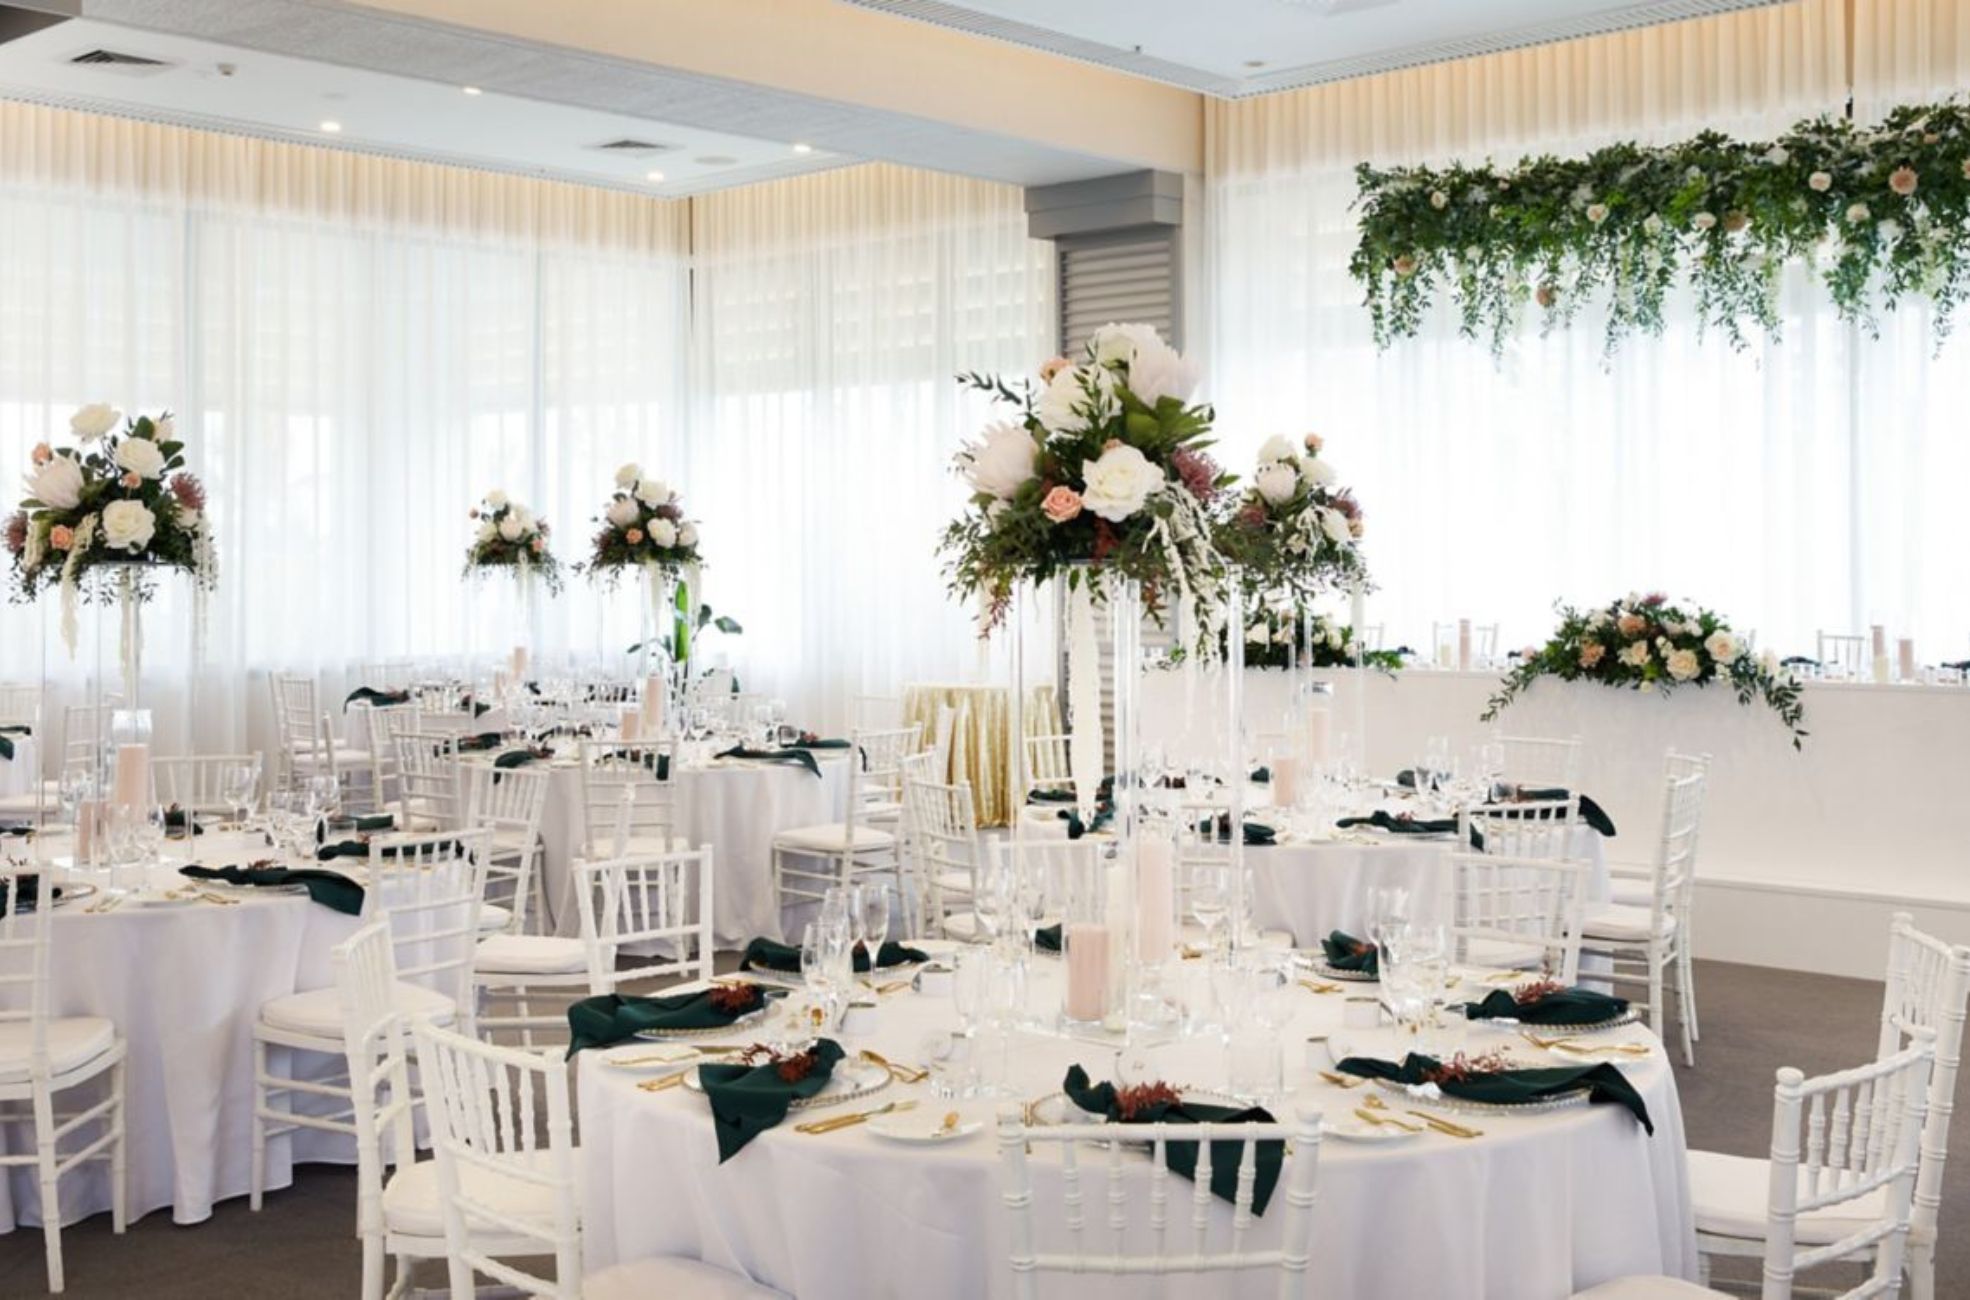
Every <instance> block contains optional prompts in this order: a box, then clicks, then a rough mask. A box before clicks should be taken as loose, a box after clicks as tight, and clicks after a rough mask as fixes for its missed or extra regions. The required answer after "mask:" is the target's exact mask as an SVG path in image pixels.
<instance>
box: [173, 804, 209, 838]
mask: <svg viewBox="0 0 1970 1300" xmlns="http://www.w3.org/2000/svg"><path fill="white" fill-rule="evenodd" d="M187 827H189V828H190V830H191V833H192V834H193V835H203V834H205V828H204V827H203V826H200V825H199V824H198V819H197V818H195V817H193V816H192V814H191V813H190V812H188V811H186V810H185V809H183V808H175V807H174V808H166V809H165V810H164V830H165V833H166V834H169V833H170V832H172V831H182V830H185V829H186V828H187ZM171 838H172V839H179V838H182V837H180V836H176V835H173V836H171Z"/></svg>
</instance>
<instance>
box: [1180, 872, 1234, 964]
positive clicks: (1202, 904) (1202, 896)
mask: <svg viewBox="0 0 1970 1300" xmlns="http://www.w3.org/2000/svg"><path fill="white" fill-rule="evenodd" d="M1232 893H1233V890H1232V880H1231V864H1230V863H1228V862H1201V863H1198V864H1196V865H1194V866H1193V867H1191V869H1190V914H1191V915H1192V916H1194V917H1196V918H1197V923H1198V924H1199V925H1201V926H1203V927H1204V935H1205V944H1206V946H1208V947H1209V949H1210V950H1211V952H1212V953H1213V954H1215V953H1217V952H1219V951H1221V950H1222V948H1223V946H1224V945H1223V941H1222V939H1221V938H1220V934H1221V932H1222V931H1223V930H1224V925H1225V920H1226V919H1227V918H1228V917H1229V916H1230V915H1231V895H1232Z"/></svg>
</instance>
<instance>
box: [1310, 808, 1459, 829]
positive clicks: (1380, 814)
mask: <svg viewBox="0 0 1970 1300" xmlns="http://www.w3.org/2000/svg"><path fill="white" fill-rule="evenodd" d="M1334 825H1336V826H1339V827H1342V828H1343V829H1345V828H1346V827H1349V826H1376V827H1380V828H1381V829H1382V830H1385V831H1390V832H1392V833H1394V834H1396V835H1443V834H1455V833H1456V830H1457V819H1456V818H1455V817H1439V818H1433V819H1432V818H1424V817H1410V816H1407V815H1404V814H1398V813H1392V812H1390V811H1389V810H1388V809H1386V808H1377V809H1376V810H1375V811H1374V812H1373V813H1371V814H1369V815H1368V816H1366V817H1343V818H1341V819H1340V820H1339V821H1337V822H1335V823H1334Z"/></svg>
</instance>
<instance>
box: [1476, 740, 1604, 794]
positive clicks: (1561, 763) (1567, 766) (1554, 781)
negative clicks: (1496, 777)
mask: <svg viewBox="0 0 1970 1300" xmlns="http://www.w3.org/2000/svg"><path fill="white" fill-rule="evenodd" d="M1497 739H1498V744H1499V745H1500V746H1502V747H1503V749H1504V751H1505V770H1504V772H1503V773H1502V774H1501V777H1502V779H1503V780H1504V781H1506V782H1508V783H1509V784H1512V785H1529V786H1536V787H1540V788H1544V789H1552V788H1555V787H1557V788H1558V789H1561V790H1566V791H1568V792H1570V793H1573V794H1578V793H1579V792H1580V755H1581V750H1582V749H1583V748H1584V746H1583V745H1582V744H1581V740H1580V737H1578V736H1567V737H1565V738H1558V737H1551V736H1499V737H1498V738H1497Z"/></svg>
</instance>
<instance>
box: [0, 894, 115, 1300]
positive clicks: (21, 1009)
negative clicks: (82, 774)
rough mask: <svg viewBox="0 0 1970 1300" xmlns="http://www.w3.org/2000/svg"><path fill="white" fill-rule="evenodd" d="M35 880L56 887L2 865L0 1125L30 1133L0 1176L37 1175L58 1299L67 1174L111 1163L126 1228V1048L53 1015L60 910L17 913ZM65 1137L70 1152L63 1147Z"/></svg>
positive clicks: (95, 1028)
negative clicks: (98, 1090)
mask: <svg viewBox="0 0 1970 1300" xmlns="http://www.w3.org/2000/svg"><path fill="white" fill-rule="evenodd" d="M29 878H34V879H35V887H36V888H37V890H40V891H47V890H49V889H50V887H51V886H50V876H49V875H48V873H45V872H37V871H33V870H25V871H24V870H22V869H21V867H20V865H19V864H15V863H11V862H10V863H8V864H7V865H4V866H0V1120H4V1121H5V1123H6V1125H7V1126H8V1127H9V1128H12V1129H13V1130H14V1131H15V1132H16V1133H19V1132H20V1131H21V1130H20V1128H19V1127H18V1126H19V1125H22V1124H25V1125H26V1126H27V1131H28V1132H29V1133H30V1134H31V1135H32V1136H31V1140H29V1141H28V1142H26V1143H23V1144H21V1145H24V1146H26V1147H27V1148H28V1149H25V1150H23V1149H21V1145H15V1144H14V1142H13V1141H12V1140H10V1141H9V1143H8V1144H6V1145H5V1146H0V1176H5V1175H6V1174H7V1172H8V1171H10V1170H13V1169H32V1170H33V1171H34V1174H35V1180H36V1182H37V1184H38V1185H39V1190H40V1193H41V1239H42V1244H43V1247H44V1250H45V1253H46V1256H47V1269H48V1290H50V1291H52V1292H59V1291H60V1290H61V1289H62V1285H63V1281H62V1213H61V1194H60V1184H61V1178H62V1175H64V1174H67V1173H71V1172H73V1171H74V1170H76V1169H78V1168H81V1167H82V1166H83V1165H85V1164H88V1163H93V1162H97V1161H108V1163H109V1167H110V1171H109V1176H110V1223H111V1226H112V1228H113V1230H114V1231H116V1232H118V1233H121V1232H122V1231H123V1229H124V1224H125V1215H126V1212H127V1210H126V1199H125V1198H126V1187H125V1178H124V1136H125V1134H124V1122H125V1112H124V1106H123V1097H124V1064H123V1062H124V1042H123V1039H122V1038H121V1037H120V1036H118V1034H117V1032H116V1025H115V1024H114V1023H113V1022H111V1021H109V1020H105V1019H103V1018H101V1017H99V1016H57V1015H55V1014H54V981H53V977H52V975H51V965H52V961H51V955H50V930H51V929H52V926H51V925H50V917H51V915H52V913H53V912H54V908H53V907H52V906H51V905H50V900H49V899H47V898H46V897H42V898H40V899H38V900H37V904H38V905H37V906H34V907H29V908H26V909H23V908H22V907H21V891H22V887H23V882H24V881H25V880H26V879H29ZM104 1074H107V1075H108V1076H109V1082H108V1088H107V1090H106V1092H105V1093H104V1095H102V1096H101V1097H100V1098H99V1099H96V1100H92V1101H90V1102H88V1103H87V1104H86V1105H85V1106H84V1107H83V1108H82V1109H80V1110H77V1111H73V1112H58V1111H57V1110H56V1109H55V1100H56V1098H57V1097H58V1096H60V1095H61V1094H63V1093H67V1092H68V1091H69V1090H70V1089H73V1088H79V1087H82V1086H84V1085H87V1084H93V1083H94V1082H95V1081H96V1080H97V1079H99V1078H101V1077H102V1076H103V1075H104ZM22 1103H25V1105H24V1106H23V1105H22ZM64 1139H67V1140H68V1146H69V1149H68V1150H67V1151H64V1150H63V1149H62V1144H63V1141H64Z"/></svg>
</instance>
